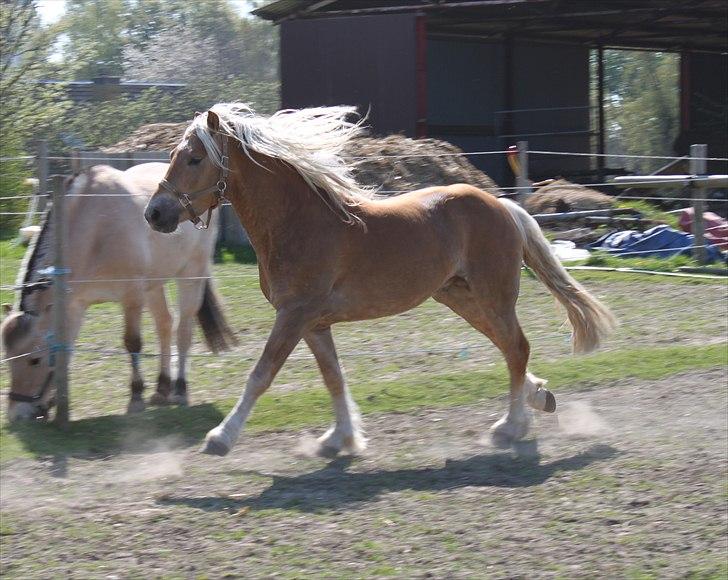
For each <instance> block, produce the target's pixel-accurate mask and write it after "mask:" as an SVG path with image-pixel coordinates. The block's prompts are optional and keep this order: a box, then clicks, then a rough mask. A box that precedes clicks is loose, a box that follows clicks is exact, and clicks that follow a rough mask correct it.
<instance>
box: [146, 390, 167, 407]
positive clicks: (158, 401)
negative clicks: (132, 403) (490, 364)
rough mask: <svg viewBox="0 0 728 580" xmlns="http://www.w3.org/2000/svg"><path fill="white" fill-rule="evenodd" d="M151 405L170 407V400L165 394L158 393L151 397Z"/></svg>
mask: <svg viewBox="0 0 728 580" xmlns="http://www.w3.org/2000/svg"><path fill="white" fill-rule="evenodd" d="M149 404H150V405H154V406H155V407H161V406H163V405H169V400H168V399H167V397H166V396H165V395H164V394H162V393H160V392H159V391H157V392H156V393H154V394H152V396H151V397H149Z"/></svg>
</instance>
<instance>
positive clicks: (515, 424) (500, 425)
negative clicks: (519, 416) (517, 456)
mask: <svg viewBox="0 0 728 580" xmlns="http://www.w3.org/2000/svg"><path fill="white" fill-rule="evenodd" d="M530 423H531V422H530V420H529V419H528V418H526V420H523V421H513V420H510V421H509V420H508V417H507V416H506V417H503V418H501V419H499V420H498V421H496V422H495V423H494V424H493V426H492V427H491V428H490V440H491V442H492V443H493V445H494V446H495V447H499V448H501V449H504V448H506V447H510V446H511V445H512V444H513V443H514V442H515V441H519V440H520V439H523V438H524V437H525V436H526V435H528V429H529V427H530Z"/></svg>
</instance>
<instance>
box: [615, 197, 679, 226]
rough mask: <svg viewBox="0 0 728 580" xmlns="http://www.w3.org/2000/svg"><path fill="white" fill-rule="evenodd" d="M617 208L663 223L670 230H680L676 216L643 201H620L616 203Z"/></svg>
mask: <svg viewBox="0 0 728 580" xmlns="http://www.w3.org/2000/svg"><path fill="white" fill-rule="evenodd" d="M617 207H618V208H628V209H633V210H636V211H638V212H640V213H641V214H642V217H643V218H644V219H648V220H655V221H660V222H664V223H666V224H667V225H669V226H670V227H671V228H675V229H676V230H677V229H679V228H680V224H679V221H680V218H679V217H678V214H674V213H668V212H666V211H663V210H662V209H660V208H659V207H657V206H656V205H653V204H651V203H649V202H647V201H645V200H642V199H622V200H619V201H618V202H617Z"/></svg>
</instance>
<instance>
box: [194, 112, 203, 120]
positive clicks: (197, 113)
mask: <svg viewBox="0 0 728 580" xmlns="http://www.w3.org/2000/svg"><path fill="white" fill-rule="evenodd" d="M200 115H202V113H200V112H199V111H195V119H197V117H199V116H200Z"/></svg>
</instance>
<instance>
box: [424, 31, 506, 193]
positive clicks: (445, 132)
mask: <svg viewBox="0 0 728 580" xmlns="http://www.w3.org/2000/svg"><path fill="white" fill-rule="evenodd" d="M504 71H505V67H504V48H503V45H501V44H495V43H487V42H463V41H456V40H437V39H428V41H427V134H428V136H430V137H434V138H436V139H443V140H445V141H449V142H451V143H453V144H455V145H457V146H458V147H460V148H461V149H463V150H464V151H496V150H498V149H499V148H500V147H501V144H500V139H499V138H498V136H497V132H496V120H495V112H496V111H498V110H501V109H503V98H504V95H503V90H502V88H501V87H502V86H503V81H504V78H505V77H504V74H505V73H504ZM469 159H470V161H471V162H472V163H473V164H474V165H475V166H476V167H478V168H479V169H481V170H483V171H485V172H486V173H487V174H488V175H490V176H491V177H492V178H493V179H495V180H496V181H497V182H500V183H502V182H503V180H504V178H505V179H507V176H506V175H505V174H504V171H505V166H504V165H503V160H502V159H499V158H498V156H472V157H469Z"/></svg>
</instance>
